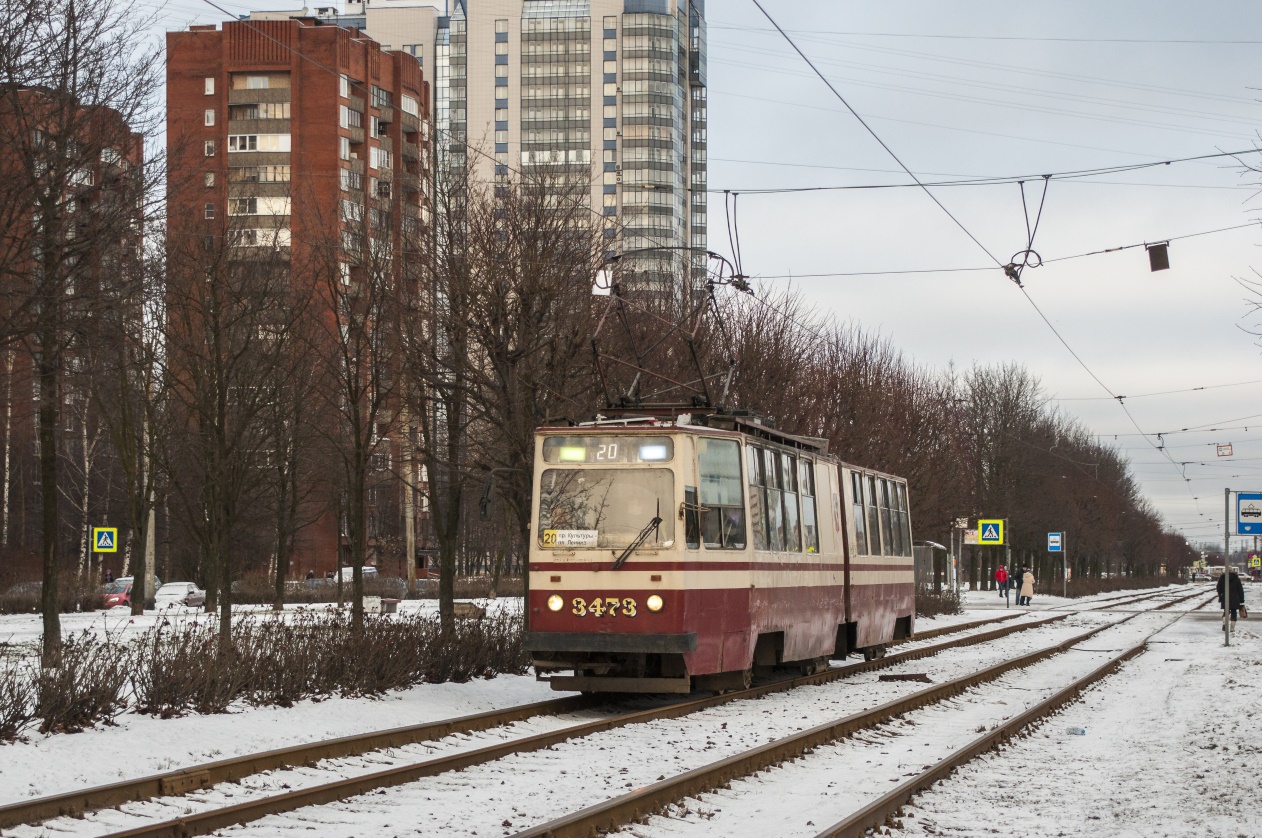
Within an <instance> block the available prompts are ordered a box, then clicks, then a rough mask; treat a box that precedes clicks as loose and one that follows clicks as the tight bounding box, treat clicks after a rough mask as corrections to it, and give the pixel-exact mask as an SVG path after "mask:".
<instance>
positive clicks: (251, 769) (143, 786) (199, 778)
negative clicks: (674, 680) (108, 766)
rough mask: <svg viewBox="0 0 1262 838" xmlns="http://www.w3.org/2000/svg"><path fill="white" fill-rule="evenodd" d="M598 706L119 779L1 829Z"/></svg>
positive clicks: (485, 716) (4, 814)
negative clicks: (325, 760)
mask: <svg viewBox="0 0 1262 838" xmlns="http://www.w3.org/2000/svg"><path fill="white" fill-rule="evenodd" d="M596 703H597V701H596V700H594V699H593V698H592V697H591V696H566V697H564V698H556V699H551V700H549V701H540V702H536V703H533V704H522V705H518V706H516V707H509V708H506V709H503V710H490V711H487V712H485V713H476V714H474V715H470V716H460V717H458V718H452V719H443V720H441V721H437V722H426V723H424V724H417V725H409V726H407V727H397V728H391V729H389V730H377V731H372V732H370V733H359V734H354V735H351V736H342V737H339V738H337V739H327V740H324V741H322V742H313V743H309V744H304V745H292V746H290V747H286V748H279V749H276V750H272V751H262V752H259V753H255V754H247V755H246V756H241V757H231V758H229V759H223V760H217V761H215V762H208V763H205V764H202V765H195V766H190V767H188V768H181V769H178V770H175V771H166V772H163V773H161V774H152V775H149V776H147V777H140V778H137V779H134V780H123V781H120V782H117V783H110V784H108V785H103V786H95V787H93V788H88V789H81V790H77V791H70V792H65V793H63V794H56V795H50V796H48V797H40V798H36V799H34V800H24V801H21V802H19V803H10V804H8V805H6V806H0V828H8V827H12V826H19V825H21V824H30V823H38V822H40V821H44V820H48V819H49V818H55V817H60V816H70V817H77V816H80V815H82V814H83V813H85V812H90V811H93V810H96V809H108V808H110V807H113V806H118V805H119V804H121V803H128V802H131V801H134V800H147V799H149V798H153V797H170V796H172V795H180V794H187V793H188V792H190V791H194V790H196V789H201V788H207V787H209V786H213V785H216V784H218V783H226V782H233V781H235V780H240V779H242V778H243V777H248V776H250V775H251V774H257V773H260V772H262V771H271V770H275V769H277V768H288V767H291V766H295V765H309V764H311V763H313V762H317V761H319V760H322V759H335V758H338V757H347V756H355V755H358V754H362V753H365V752H367V751H373V750H380V749H382V748H395V747H398V746H400V745H408V744H411V743H414V742H424V741H428V740H432V739H441V738H442V737H444V736H450V735H451V734H453V733H473V732H477V731H482V730H489V729H491V728H495V727H502V726H503V725H506V724H511V723H513V722H516V721H521V720H522V719H528V718H531V717H533V716H538V715H557V714H560V713H570V712H574V711H577V710H584V709H587V708H589V707H591V706H593V705H595V704H596Z"/></svg>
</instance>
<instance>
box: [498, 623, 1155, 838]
mask: <svg viewBox="0 0 1262 838" xmlns="http://www.w3.org/2000/svg"><path fill="white" fill-rule="evenodd" d="M1145 613H1153V612H1143V611H1138V612H1135V613H1133V614H1131V615H1129V616H1126V617H1123V618H1122V619H1120V620H1116V621H1114V622H1110V623H1108V624H1106V625H1103V626H1099V627H1097V628H1094V629H1090V630H1088V631H1086V632H1082V633H1080V634H1077V635H1075V636H1074V637H1071V638H1069V639H1068V640H1065V641H1063V642H1061V643H1058V644H1056V645H1054V646H1049V647H1047V648H1045V649H1040V650H1038V651H1035V652H1031V653H1029V654H1026V655H1022V656H1021V657H1018V658H1014V659H1012V660H1008V661H1004V662H1002V663H999V664H996V665H994V666H990V667H987V668H985V669H982V670H979V671H977V672H974V673H971V674H969V675H964V676H961V677H959V678H955V679H952V680H950V681H947V682H944V683H942V684H939V685H936V686H933V687H928V688H926V689H923V690H918V691H917V692H914V693H911V694H909V695H906V696H903V697H902V698H898V699H894V700H893V701H889V702H886V703H885V704H882V705H880V706H879V707H875V708H873V709H871V710H866V711H862V712H859V713H853V714H851V715H849V716H845V717H844V718H841V719H837V720H835V721H832V722H826V723H824V724H822V725H818V726H816V727H813V728H810V729H809V730H806V731H803V732H802V733H798V734H794V735H792V736H788V737H785V738H782V739H777V740H775V741H773V742H769V743H767V744H765V745H762V746H760V747H757V748H753V749H751V750H748V751H745V752H743V753H740V754H736V755H734V756H731V757H728V758H726V759H722V760H719V761H717V762H714V763H711V764H710V765H706V766H702V767H700V768H696V769H693V770H692V771H687V772H684V773H683V774H679V775H676V776H674V777H671V778H668V779H666V780H660V781H658V782H656V783H653V784H652V785H649V786H645V787H643V788H640V789H637V790H635V791H633V792H629V793H628V794H624V795H620V796H618V797H615V798H611V799H610V800H606V801H604V802H601V803H597V804H595V805H593V806H588V807H586V808H584V809H581V810H579V811H577V812H573V813H571V814H568V815H563V816H562V817H560V818H556V819H554V820H551V821H548V822H547V823H543V824H540V825H538V826H535V827H532V828H529V829H525V830H522V831H520V832H516V833H513V836H512V838H588V836H592V835H601V834H607V833H609V832H613V831H615V830H617V829H619V828H621V827H623V826H625V825H627V824H629V823H632V822H634V821H637V820H640V819H641V818H644V817H646V816H648V815H651V814H654V813H656V812H659V811H661V810H662V809H664V808H666V807H667V806H669V805H670V804H672V803H677V802H678V801H679V800H682V799H683V798H686V797H693V796H696V795H698V794H702V793H704V792H707V791H711V790H713V789H716V788H718V787H720V786H724V785H726V784H727V783H730V782H731V781H732V780H734V779H738V778H740V777H746V776H749V775H750V774H753V773H755V772H757V771H761V770H763V769H765V768H768V767H770V766H773V765H777V764H779V763H782V762H785V761H787V760H790V759H794V758H796V757H799V756H802V755H803V754H805V753H807V752H808V751H810V750H813V749H814V748H817V747H819V746H821V745H826V744H829V743H831V742H836V741H838V740H841V739H845V738H847V737H850V736H852V735H854V734H855V733H857V732H859V731H861V730H865V729H869V728H872V727H875V726H877V725H880V724H883V723H884V722H886V721H889V720H890V719H892V718H895V717H897V716H901V715H903V714H905V713H908V712H911V711H913V710H917V709H919V708H921V707H925V706H927V705H929V704H935V703H938V702H940V701H944V700H946V699H948V698H952V697H954V696H956V695H959V694H960V693H962V692H964V691H965V690H967V689H969V688H971V687H974V686H977V685H978V684H982V683H986V682H988V681H993V680H995V679H997V678H999V677H1000V676H1002V675H1004V674H1006V673H1008V672H1010V671H1012V670H1014V669H1021V668H1024V667H1028V666H1031V665H1033V664H1035V663H1038V662H1040V661H1043V660H1046V659H1047V658H1050V657H1053V656H1055V655H1058V654H1061V653H1063V652H1065V651H1067V650H1068V649H1070V648H1072V647H1073V646H1075V645H1077V644H1079V643H1081V642H1083V641H1084V640H1088V639H1090V638H1091V637H1094V636H1095V635H1097V634H1099V633H1100V632H1102V631H1106V630H1107V629H1110V628H1114V627H1116V626H1119V625H1121V624H1122V623H1125V622H1127V621H1129V620H1132V619H1134V618H1135V617H1138V616H1141V615H1142V614H1145ZM1065 616H1068V615H1065ZM1176 619H1177V618H1176Z"/></svg>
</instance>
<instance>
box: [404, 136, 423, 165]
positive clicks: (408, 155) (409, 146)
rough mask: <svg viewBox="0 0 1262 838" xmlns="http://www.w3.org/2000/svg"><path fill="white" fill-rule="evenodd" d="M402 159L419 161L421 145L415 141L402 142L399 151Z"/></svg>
mask: <svg viewBox="0 0 1262 838" xmlns="http://www.w3.org/2000/svg"><path fill="white" fill-rule="evenodd" d="M400 153H401V154H402V155H403V159H404V160H412V161H416V162H419V161H420V159H421V147H420V146H418V145H417V144H416V143H409V142H407V141H406V140H405V141H404V142H403V149H402V151H401V152H400Z"/></svg>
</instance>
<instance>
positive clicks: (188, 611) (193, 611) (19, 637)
mask: <svg viewBox="0 0 1262 838" xmlns="http://www.w3.org/2000/svg"><path fill="white" fill-rule="evenodd" d="M458 601H459V602H472V603H476V604H478V605H480V606H482V607H483V608H486V609H487V613H488V614H492V615H493V614H496V613H500V612H520V611H521V597H501V598H500V599H468V600H458ZM349 609H350V606H349V604H348V605H345V606H343V610H346V611H349ZM336 610H337V605H336V604H334V603H317V604H315V605H287V606H285V610H284V612H283V614H284V615H286V616H292V615H294V614H302V613H307V614H310V613H317V614H318V613H324V612H328V611H336ZM232 613H233V617H234V619H251V618H261V619H271V618H273V617H274V616H275V615H276V612H274V611H272V607H271V606H270V605H236V606H233V609H232ZM437 613H438V600H436V599H409V600H404V601H403V602H400V603H399V614H437ZM163 621H166V622H167V623H168V624H174V623H179V622H192V623H197V622H208V621H209V622H211V623H214V624H216V625H218V623H219V617H218V616H217V615H215V614H207V613H206V612H205V611H202V610H201V609H197V608H185V607H182V606H179V607H175V608H168V609H164V610H162V611H153V610H150V611H146V612H145V613H144V614H143V615H142V616H139V617H133V616H132V614H131V611H130V610H129V609H127V608H125V607H119V608H107V609H105V610H103V611H84V612H80V613H72V614H62V615H61V633H62V634H63V635H64V636H66V637H70V636H72V635H79V634H83V633H87V634H90V635H93V636H95V637H98V638H109V639H114V640H126V639H128V638H129V637H130V636H131V635H134V634H136V633H139V632H143V631H145V630H146V629H150V628H153V627H154V626H155V625H158V624H159V623H162V622H163ZM42 634H43V627H42V625H41V623H40V618H39V615H38V614H0V647H2V646H6V645H7V646H10V647H15V648H18V649H20V650H25V651H29V652H35V651H37V650H38V648H39V639H40V637H41V636H42Z"/></svg>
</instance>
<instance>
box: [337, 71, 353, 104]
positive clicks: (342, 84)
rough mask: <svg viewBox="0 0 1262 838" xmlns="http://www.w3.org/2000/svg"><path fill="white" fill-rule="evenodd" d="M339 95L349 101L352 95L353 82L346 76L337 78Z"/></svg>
mask: <svg viewBox="0 0 1262 838" xmlns="http://www.w3.org/2000/svg"><path fill="white" fill-rule="evenodd" d="M337 95H338V96H341V97H342V98H343V99H349V98H350V95H351V80H350V79H349V78H347V77H346V76H345V75H340V76H338V77H337Z"/></svg>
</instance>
